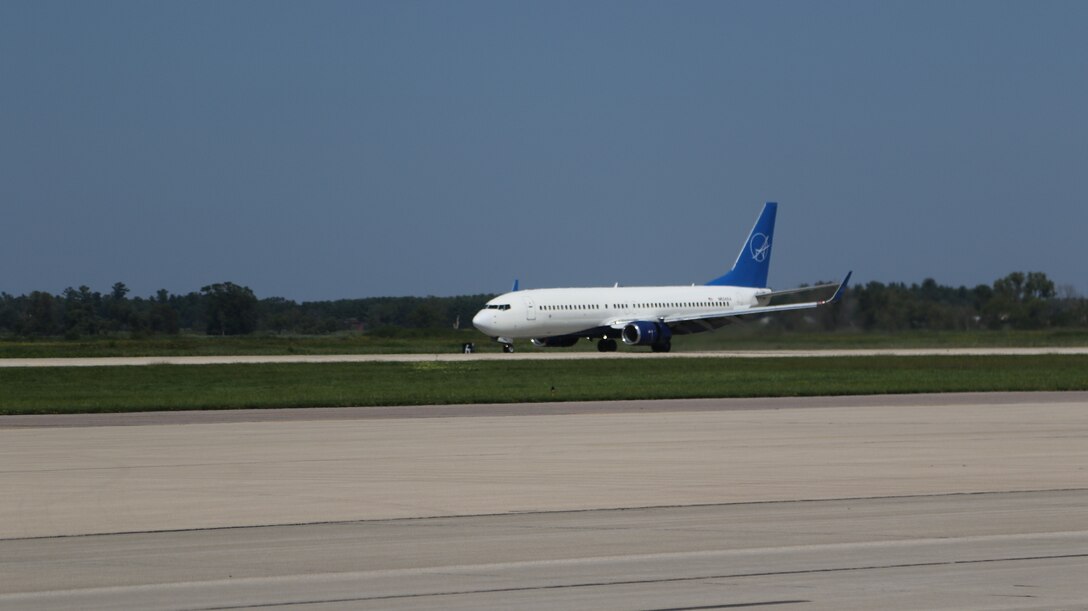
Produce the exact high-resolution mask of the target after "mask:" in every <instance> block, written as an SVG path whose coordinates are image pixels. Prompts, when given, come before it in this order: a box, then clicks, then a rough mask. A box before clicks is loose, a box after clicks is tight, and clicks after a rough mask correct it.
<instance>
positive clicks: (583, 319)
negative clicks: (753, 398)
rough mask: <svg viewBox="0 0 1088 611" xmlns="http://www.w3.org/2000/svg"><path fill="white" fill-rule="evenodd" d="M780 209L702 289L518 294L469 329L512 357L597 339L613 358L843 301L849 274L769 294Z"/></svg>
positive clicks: (768, 214)
mask: <svg viewBox="0 0 1088 611" xmlns="http://www.w3.org/2000/svg"><path fill="white" fill-rule="evenodd" d="M777 211H778V204H777V203H775V202H767V203H766V204H764V206H763V210H762V211H761V212H760V214H759V217H758V218H757V219H756V224H755V225H754V226H753V227H752V231H751V232H750V233H749V234H748V238H747V239H746V240H745V241H744V246H742V247H741V249H740V253H739V254H738V255H737V259H736V261H735V262H734V263H733V267H732V268H731V269H730V270H729V271H728V272H726V273H725V274H723V275H721V276H719V277H717V278H714V279H713V280H711V281H709V282H707V283H706V284H704V285H701V286H699V285H691V286H646V287H621V286H619V285H616V286H612V287H599V288H554V289H528V290H518V283H517V281H515V282H514V287H513V290H512V291H511V292H509V293H505V294H503V295H499V296H498V297H496V298H494V299H492V300H491V301H488V302H487V304H486V305H485V307H484V308H483V309H482V310H480V311H479V312H478V313H477V314H476V315H475V316H473V318H472V326H474V327H476V329H478V330H479V331H481V332H482V333H484V334H485V335H487V336H488V337H490V338H492V339H493V340H495V341H497V342H499V343H501V344H502V346H503V352H513V351H514V340H515V339H529V340H531V341H532V343H533V345H535V346H538V347H547V348H557V347H569V346H573V345H574V344H576V343H577V342H578V340H579V339H582V338H586V339H588V340H590V341H592V340H594V339H597V340H598V342H597V350H599V351H601V352H615V351H616V349H617V347H618V344H617V341H616V340H617V339H618V340H621V341H623V343H624V344H627V345H628V346H649V347H650V349H651V351H653V352H668V351H669V350H671V349H672V337H673V336H674V335H686V334H690V333H700V332H702V331H710V330H713V329H717V328H720V327H722V326H725V325H727V324H729V323H730V322H732V321H734V320H745V319H746V318H747V317H754V316H759V315H763V314H772V313H776V312H788V311H792V310H803V309H808V308H816V307H820V306H822V305H825V304H829V303H834V302H836V301H838V300H839V299H841V298H842V294H843V292H844V291H845V290H846V286H847V284H848V283H849V282H850V275H851V274H852V273H853V272H850V273H847V274H846V277H845V278H844V279H843V281H842V282H841V283H839V284H823V285H817V286H812V287H802V288H797V289H789V290H784V291H772V290H771V289H769V288H767V272H768V270H769V269H770V263H771V244H772V241H771V238H772V236H773V235H774V221H775V216H776V214H777ZM831 288H835V292H834V293H833V294H832V295H831V297H830V298H829V299H824V300H813V301H803V302H800V303H782V304H779V305H772V301H780V300H783V299H786V300H789V299H795V298H796V297H797V296H800V295H802V294H806V293H810V292H823V293H825V294H826V293H827V292H828V291H829V290H830V289H831Z"/></svg>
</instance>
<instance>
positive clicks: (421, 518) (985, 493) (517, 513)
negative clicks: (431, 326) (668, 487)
mask: <svg viewBox="0 0 1088 611" xmlns="http://www.w3.org/2000/svg"><path fill="white" fill-rule="evenodd" d="M1069 492H1088V488H1044V489H1038V490H979V491H973V492H941V493H935V494H903V495H888V496H854V497H838V498H822V499H821V498H814V499H789V500H764V501H737V502H732V503H691V504H687V505H645V506H638V507H592V508H586V509H554V510H547V509H546V510H537V511H509V512H503V513H473V514H452V515H434V516H413V517H403V518H373V519H359V520H328V521H317V522H284V523H278V524H248V525H243V526H206V527H194V528H167V529H162V530H132V531H115V532H97V533H80V534H68V535H47V536H37V537H3V538H0V543H3V542H5V541H43V540H51V539H79V538H89V537H120V536H128V535H152V534H172V533H193V532H213V531H223V530H254V529H260V528H290V527H295V526H332V525H337V524H380V523H395V522H420V521H424V520H459V519H474V518H500V517H513V516H532V515H558V514H582V513H597V512H606V511H647V510H658V509H693V508H701V507H737V506H750V505H784V504H799V503H838V502H850V501H884V500H904V499H931V498H951V497H968V496H998V495H1023V494H1048V493H1050V494H1055V493H1056V494H1061V493H1069ZM1083 555H1084V556H1088V554H1083Z"/></svg>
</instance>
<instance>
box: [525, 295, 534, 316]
mask: <svg viewBox="0 0 1088 611" xmlns="http://www.w3.org/2000/svg"><path fill="white" fill-rule="evenodd" d="M525 320H536V306H535V305H534V304H533V300H532V299H530V298H528V297H526V298H525Z"/></svg>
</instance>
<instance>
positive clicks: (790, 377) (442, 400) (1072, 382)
mask: <svg viewBox="0 0 1088 611" xmlns="http://www.w3.org/2000/svg"><path fill="white" fill-rule="evenodd" d="M1047 390H1088V356H1086V355H1043V356H925V357H903V356H881V357H827V358H823V357H821V358H762V359H733V358H729V359H727V358H691V359H685V358H673V359H647V360H627V359H625V360H607V359H606V360H590V361H507V362H503V361H475V362H436V361H428V362H418V363H342V364H341V363H329V364H269V365H203V366H180V365H156V366H147V367H93V368H86V367H56V368H23V369H20V368H13V369H3V370H0V414H34V413H38V414H40V413H73V412H107V411H108V412H121V411H151V410H177V409H228V408H255V407H313V406H328V407H338V406H372V405H426V404H454V403H506V402H534V401H576V400H620V399H667V398H695V397H756V396H768V397H771V396H806V395H851V394H884V393H917V392H970V391H1047Z"/></svg>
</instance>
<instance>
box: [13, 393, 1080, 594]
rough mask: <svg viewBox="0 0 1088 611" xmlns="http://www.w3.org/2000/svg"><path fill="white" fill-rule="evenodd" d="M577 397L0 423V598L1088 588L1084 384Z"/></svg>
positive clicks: (1063, 591) (1072, 590)
mask: <svg viewBox="0 0 1088 611" xmlns="http://www.w3.org/2000/svg"><path fill="white" fill-rule="evenodd" d="M715 401H717V403H715ZM649 404H653V405H649ZM576 405H577V404H576ZM585 405H587V406H589V407H587V408H586V409H585V410H584V412H577V411H574V412H564V413H549V412H548V411H547V410H544V411H533V410H531V409H526V410H525V412H522V411H521V410H519V406H513V405H511V406H494V407H492V406H465V407H445V408H437V407H432V408H413V409H416V410H424V411H415V412H413V411H406V412H404V413H403V414H402V415H401V417H397V416H396V415H395V414H390V413H387V412H382V411H381V410H380V409H379V411H376V412H375V411H367V410H365V409H360V410H353V411H351V410H349V411H345V412H341V414H340V417H338V418H334V417H331V416H328V415H322V416H318V417H315V418H313V419H311V418H310V416H308V412H307V411H306V410H290V411H282V412H280V413H281V414H284V416H283V417H281V418H278V419H265V420H261V419H259V418H258V419H257V420H255V421H247V420H245V419H241V420H235V421H216V420H210V421H201V419H200V417H199V416H198V415H197V414H198V413H193V414H191V415H188V416H185V415H183V417H181V418H180V419H177V420H166V421H162V422H154V421H143V422H142V423H137V424H128V425H124V426H121V424H123V423H121V422H82V423H80V422H69V423H67V424H65V425H61V426H52V425H49V424H48V423H46V422H40V423H34V422H29V421H24V422H22V423H21V424H17V425H15V426H9V427H8V428H3V429H0V490H3V491H4V494H3V495H2V497H0V607H2V608H5V609H9V608H11V609H21V608H29V609H42V608H58V607H80V608H131V609H155V608H162V609H216V608H253V607H262V606H273V605H275V606H287V607H291V608H295V607H297V608H314V609H317V608H320V609H327V608H382V609H389V608H393V609H409V608H454V609H457V608H463V609H470V608H471V609H480V608H483V609H487V608H492V609H499V608H511V607H518V608H555V607H566V608H612V609H646V610H648V609H682V608H683V609H693V608H704V609H709V608H746V607H770V608H796V609H816V608H826V609H830V608H843V607H854V608H872V607H876V606H880V607H884V608H889V609H906V608H931V609H936V608H949V609H951V608H956V609H962V608H993V609H1002V608H1018V609H1023V608H1047V609H1052V608H1071V607H1083V606H1084V605H1085V604H1086V601H1088V585H1085V584H1084V581H1083V577H1082V576H1083V575H1084V574H1088V573H1086V572H1085V571H1086V569H1088V509H1086V508H1088V443H1086V439H1088V393H1044V394H1030V393H1023V394H992V395H987V394H973V395H920V396H918V397H909V396H905V397H904V396H900V397H892V398H884V397H860V398H857V397H855V398H848V399H834V398H820V399H811V400H810V399H774V400H737V399H734V400H709V401H707V400H704V401H697V402H684V401H675V402H660V403H658V402H635V403H633V404H631V405H629V406H626V407H624V404H622V403H621V404H616V405H611V404H585ZM602 405H603V406H606V407H597V408H594V407H592V406H602ZM529 407H538V409H539V406H529ZM570 407H571V406H569V405H568V406H566V407H564V409H570ZM383 409H384V408H383ZM388 409H390V410H391V409H395V408H388ZM427 409H430V410H441V412H439V413H435V411H432V412H430V413H428V412H426V411H425V410H427ZM488 409H494V412H493V413H491V414H488V413H486V412H487V410H488ZM212 414H214V412H212ZM523 414H529V415H523ZM4 422H7V419H4V420H2V421H0V425H2V424H3V423H4Z"/></svg>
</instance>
